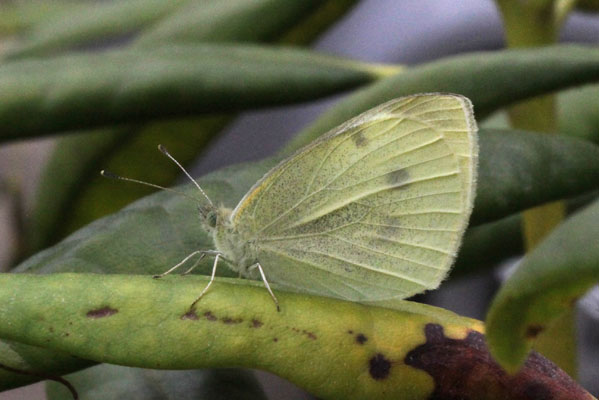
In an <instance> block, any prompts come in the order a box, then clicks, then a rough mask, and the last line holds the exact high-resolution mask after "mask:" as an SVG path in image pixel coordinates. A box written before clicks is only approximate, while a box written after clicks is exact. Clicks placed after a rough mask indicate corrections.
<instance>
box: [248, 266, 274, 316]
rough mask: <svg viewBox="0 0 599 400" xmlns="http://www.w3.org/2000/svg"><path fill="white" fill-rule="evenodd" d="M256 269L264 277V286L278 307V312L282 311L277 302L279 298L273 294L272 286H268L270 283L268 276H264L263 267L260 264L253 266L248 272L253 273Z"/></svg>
mask: <svg viewBox="0 0 599 400" xmlns="http://www.w3.org/2000/svg"><path fill="white" fill-rule="evenodd" d="M256 268H258V271H259V272H260V276H261V277H262V281H263V282H264V286H266V290H268V293H270V297H272V299H273V301H274V302H275V306H277V311H281V307H279V301H278V300H277V297H276V296H275V294H274V293H273V292H272V289H271V288H270V285H269V284H268V281H267V280H266V276H264V270H262V265H260V263H256V264H254V265H252V266H251V267H249V268H248V271H251V270H253V269H256Z"/></svg>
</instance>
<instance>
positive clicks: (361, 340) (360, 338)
mask: <svg viewBox="0 0 599 400" xmlns="http://www.w3.org/2000/svg"><path fill="white" fill-rule="evenodd" d="M367 341H368V338H367V337H366V336H365V335H364V334H363V333H358V334H357V335H356V342H358V344H364V343H366V342H367Z"/></svg>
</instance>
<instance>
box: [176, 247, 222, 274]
mask: <svg viewBox="0 0 599 400" xmlns="http://www.w3.org/2000/svg"><path fill="white" fill-rule="evenodd" d="M216 255H220V257H221V258H222V259H223V260H225V261H226V259H225V258H224V257H223V253H221V252H220V251H217V250H205V251H202V255H201V256H200V258H198V260H197V261H196V262H195V263H194V264H193V265H192V266H191V267H190V268H189V269H188V270H187V271H185V272H183V273H182V274H181V275H188V274H189V273H191V271H193V270H194V269H195V267H197V266H198V265H200V262H201V261H202V259H203V258H204V256H216Z"/></svg>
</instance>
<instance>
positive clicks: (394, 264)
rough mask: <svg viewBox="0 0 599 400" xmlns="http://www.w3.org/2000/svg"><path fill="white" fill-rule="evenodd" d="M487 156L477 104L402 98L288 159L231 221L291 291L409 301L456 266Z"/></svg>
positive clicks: (449, 98) (443, 97)
mask: <svg viewBox="0 0 599 400" xmlns="http://www.w3.org/2000/svg"><path fill="white" fill-rule="evenodd" d="M477 152H478V148H477V143H476V123H475V122H474V118H473V114H472V105H471V103H470V101H469V100H468V99H466V98H464V97H461V96H457V95H449V94H424V95H416V96H410V97H404V98H400V99H396V100H393V101H390V102H388V103H385V104H383V105H381V106H379V107H376V108H374V109H372V110H370V111H367V112H365V113H364V114H361V115H360V116H358V117H356V118H354V119H352V120H350V121H348V122H347V123H345V124H344V125H342V126H340V127H339V128H337V129H335V130H333V131H331V132H329V133H327V134H326V135H324V136H323V137H322V138H321V139H319V140H317V141H315V142H313V143H312V144H310V145H308V146H307V147H305V148H304V149H302V150H300V151H299V152H297V153H296V154H295V155H293V156H292V157H290V158H288V159H287V160H285V161H283V162H282V163H281V164H279V165H278V166H277V167H275V168H274V169H272V170H271V171H270V172H268V173H267V174H266V175H265V176H264V178H262V179H261V180H260V181H259V182H258V183H256V185H255V186H254V187H253V188H252V190H250V191H249V192H248V194H247V195H246V196H245V197H244V198H243V199H242V201H241V202H240V203H239V205H238V206H237V208H236V209H235V210H234V211H233V214H232V216H231V219H232V222H233V224H234V225H235V226H236V228H237V229H238V231H239V233H240V234H241V237H242V238H243V239H244V240H249V241H252V242H253V243H254V245H255V246H256V248H257V250H258V260H259V261H260V263H261V264H262V266H263V268H264V271H265V273H266V276H267V279H269V280H270V281H272V282H276V283H278V284H279V285H280V286H283V287H285V286H286V287H289V288H293V289H295V290H301V291H305V292H309V293H315V294H321V295H326V296H333V297H339V298H343V299H348V300H354V301H365V302H372V301H383V300H388V299H396V298H404V297H408V296H410V295H413V294H416V293H420V292H422V291H424V290H426V289H433V288H436V287H437V286H438V285H439V283H440V282H441V281H442V280H443V279H444V277H445V276H446V275H447V273H448V271H449V269H450V268H451V265H452V263H453V260H454V258H455V255H456V252H457V250H458V248H459V245H460V242H461V238H462V235H463V232H464V230H465V228H466V225H467V222H468V219H469V216H470V212H471V210H472V202H473V195H474V191H475V186H476V185H475V182H476V176H475V175H476V162H477Z"/></svg>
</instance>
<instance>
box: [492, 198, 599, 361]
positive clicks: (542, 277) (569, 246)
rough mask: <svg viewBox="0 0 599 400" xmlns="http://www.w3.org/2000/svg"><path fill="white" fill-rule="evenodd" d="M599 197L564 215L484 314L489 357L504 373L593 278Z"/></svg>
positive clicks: (598, 260) (597, 262) (598, 248)
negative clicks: (489, 348) (568, 216)
mask: <svg viewBox="0 0 599 400" xmlns="http://www.w3.org/2000/svg"><path fill="white" fill-rule="evenodd" d="M597 237H599V201H596V202H595V203H593V204H591V205H590V206H588V207H587V208H585V209H584V210H583V211H580V212H579V213H577V214H576V215H574V216H573V217H571V218H568V219H567V220H566V221H565V222H564V223H562V224H561V225H560V226H559V227H558V228H556V229H555V231H554V232H553V233H551V234H550V235H549V236H548V237H547V239H546V240H544V241H543V242H542V243H541V244H540V245H539V246H538V247H537V248H536V249H535V250H534V251H533V252H531V253H529V254H528V255H527V257H526V258H525V259H524V261H523V262H522V264H521V265H520V266H519V267H518V269H517V270H516V272H515V273H514V274H513V275H512V276H511V277H510V278H509V279H508V280H507V282H506V283H505V284H504V285H503V287H502V288H501V290H500V291H499V293H498V294H497V296H496V297H495V299H494V301H493V304H492V305H491V308H490V310H489V314H488V315H487V326H488V341H489V344H490V347H491V351H492V354H493V355H494V357H495V358H496V359H497V360H498V361H499V362H500V363H501V364H502V365H503V366H504V367H505V368H506V369H508V370H509V371H516V370H517V369H518V367H519V366H520V365H521V363H522V362H523V361H524V359H525V358H526V355H527V353H528V351H529V349H530V348H531V346H532V344H533V342H534V339H535V337H536V336H537V335H538V334H539V333H541V332H542V331H543V330H545V329H547V327H548V326H550V325H551V323H552V322H553V321H555V320H556V319H557V318H559V316H560V315H561V314H562V313H564V312H566V311H568V310H571V308H572V307H573V306H574V304H575V300H576V299H577V298H579V297H580V296H582V295H583V294H584V293H585V292H586V291H587V290H588V289H589V288H590V287H591V286H593V285H595V284H596V283H597V281H599V241H597Z"/></svg>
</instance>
